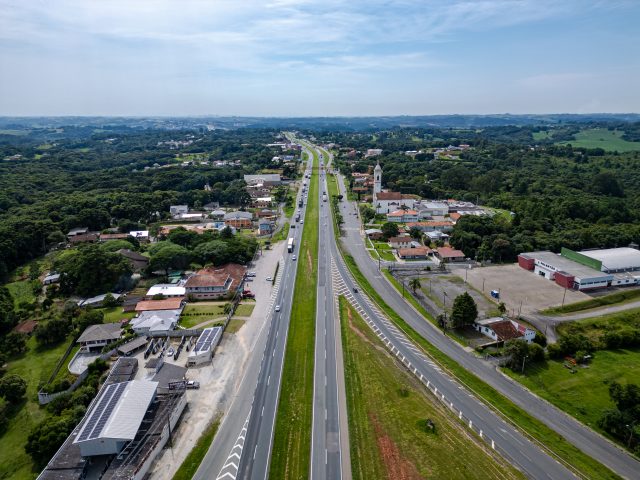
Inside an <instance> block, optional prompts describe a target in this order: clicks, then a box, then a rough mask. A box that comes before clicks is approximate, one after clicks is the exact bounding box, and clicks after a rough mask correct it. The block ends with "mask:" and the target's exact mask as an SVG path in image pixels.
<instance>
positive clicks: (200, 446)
mask: <svg viewBox="0 0 640 480" xmlns="http://www.w3.org/2000/svg"><path fill="white" fill-rule="evenodd" d="M219 426H220V417H216V418H215V419H214V420H213V422H211V425H209V426H208V427H207V429H206V430H205V431H204V432H203V434H202V435H201V436H200V438H199V439H198V441H197V442H196V444H195V446H194V447H193V449H192V450H191V451H190V452H189V455H187V458H185V459H184V461H183V462H182V464H181V465H180V468H178V470H177V471H176V473H175V474H174V475H173V480H191V478H193V475H194V474H195V473H196V470H197V469H198V467H199V466H200V463H201V462H202V459H203V458H204V456H205V455H206V453H207V450H209V447H210V446H211V442H213V437H215V436H216V432H217V431H218V427H219Z"/></svg>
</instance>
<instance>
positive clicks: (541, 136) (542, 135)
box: [532, 131, 551, 141]
mask: <svg viewBox="0 0 640 480" xmlns="http://www.w3.org/2000/svg"><path fill="white" fill-rule="evenodd" d="M532 135H533V139H534V140H535V141H539V140H547V139H549V138H551V132H549V131H542V132H533V134H532Z"/></svg>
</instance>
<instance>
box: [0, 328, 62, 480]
mask: <svg viewBox="0 0 640 480" xmlns="http://www.w3.org/2000/svg"><path fill="white" fill-rule="evenodd" d="M68 345H69V343H68V342H62V343H60V344H59V345H56V346H54V347H51V348H40V347H38V345H37V343H36V339H35V337H32V338H30V339H29V341H28V342H27V348H28V350H27V352H26V353H24V354H23V355H21V356H19V357H18V358H17V359H16V360H12V361H10V362H8V366H7V373H9V374H11V373H15V374H17V375H20V376H21V377H22V378H24V379H25V380H26V381H27V394H26V397H25V398H26V401H25V402H24V403H23V404H22V405H21V406H19V408H18V409H17V410H16V411H12V412H10V413H9V415H8V417H9V423H8V425H7V428H6V430H5V431H4V433H3V434H2V436H1V437H0V479H9V478H10V479H12V480H23V479H24V480H26V479H33V478H36V477H37V476H38V473H40V472H39V469H38V468H36V467H35V465H34V464H33V462H32V461H31V457H30V456H29V455H27V453H26V452H25V451H24V446H25V444H26V442H27V437H28V436H29V432H30V431H31V429H32V428H33V426H34V425H36V424H37V423H39V422H40V421H42V420H44V419H45V418H46V417H47V416H48V415H49V414H48V413H47V411H46V410H45V409H44V408H42V407H40V405H39V404H38V395H37V394H38V385H39V384H40V382H46V381H47V380H48V378H49V376H50V375H51V373H52V370H53V367H54V366H55V364H56V363H57V362H58V360H60V358H62V355H63V354H64V352H65V350H66V349H67V346H68Z"/></svg>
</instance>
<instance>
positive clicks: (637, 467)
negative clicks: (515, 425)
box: [339, 177, 640, 479]
mask: <svg viewBox="0 0 640 480" xmlns="http://www.w3.org/2000/svg"><path fill="white" fill-rule="evenodd" d="M339 185H340V190H341V193H342V194H343V195H344V198H345V199H346V190H345V188H344V182H343V181H342V177H339ZM343 203H344V204H345V210H344V211H343V217H344V222H345V223H344V227H343V229H344V231H345V239H344V246H345V248H346V250H347V251H348V252H349V254H350V255H352V256H353V258H354V259H355V261H356V263H357V265H358V267H359V269H360V271H361V272H362V274H363V275H364V276H365V277H366V278H367V279H368V280H369V282H370V283H371V285H372V287H373V288H375V290H376V291H377V292H378V293H379V294H380V296H381V297H382V299H383V300H384V301H385V302H386V303H387V304H388V305H389V306H390V307H391V308H392V309H393V310H394V311H395V312H397V313H398V314H399V315H400V316H401V317H402V318H403V319H404V320H405V321H406V322H407V323H408V324H409V325H410V326H411V327H412V328H413V329H414V330H416V331H417V332H418V333H419V334H420V335H421V336H422V337H424V338H425V339H426V340H428V341H429V342H430V343H431V344H432V345H434V346H435V347H436V348H438V349H439V350H440V351H441V352H443V353H445V354H446V355H447V356H449V357H450V358H452V359H453V360H455V361H456V362H458V363H459V364H460V365H461V366H462V367H463V368H465V369H466V370H468V371H470V372H471V373H473V374H475V375H476V376H477V377H479V378H480V379H482V380H483V381H484V382H486V383H488V384H489V385H491V386H492V387H493V388H495V389H496V390H498V391H499V392H500V393H502V394H503V395H504V396H505V397H507V398H509V399H510V400H511V401H512V402H514V403H515V404H516V405H518V406H519V407H521V408H522V409H523V410H525V411H526V412H527V413H529V414H530V415H532V416H533V417H535V418H536V419H538V420H540V421H541V422H542V423H544V424H546V425H547V426H548V427H549V428H551V429H552V430H554V431H556V432H557V433H558V434H560V435H561V436H562V437H564V438H565V439H566V440H567V441H568V442H570V443H572V444H573V445H575V446H576V447H577V448H579V449H580V450H582V451H583V452H584V453H586V454H587V455H589V456H591V457H593V458H595V459H596V460H598V461H599V462H601V463H602V464H604V465H606V466H607V467H609V468H610V469H611V470H613V471H614V472H616V473H617V474H618V475H620V476H622V477H624V478H628V479H633V478H638V476H639V473H638V472H640V462H638V461H637V460H636V459H634V458H633V457H632V456H631V455H629V454H628V453H627V452H625V451H624V450H622V449H621V448H619V447H618V446H617V445H615V444H613V443H612V442H610V441H609V440H607V439H606V438H604V437H603V436H601V435H599V434H598V433H596V432H595V431H593V430H591V429H590V428H588V427H586V426H585V425H583V424H582V423H580V422H579V421H577V420H576V419H574V418H573V417H570V416H569V415H567V414H566V413H564V412H562V411H561V410H560V409H558V408H556V407H554V406H553V405H551V404H550V403H548V402H546V401H544V400H542V399H541V398H539V397H537V396H536V395H534V394H532V393H531V392H530V391H529V390H527V389H526V388H524V387H523V386H521V385H520V384H518V383H516V382H515V381H513V380H511V379H509V378H507V377H506V376H504V375H502V374H501V373H500V372H498V371H497V370H496V369H495V367H494V366H493V365H492V364H491V363H489V362H486V361H483V360H481V359H479V358H477V357H476V356H475V355H473V354H472V353H470V352H467V351H466V350H464V349H463V348H462V347H461V346H460V345H459V344H457V343H456V342H454V341H453V340H451V339H449V337H447V336H445V335H443V334H442V332H441V331H440V330H439V329H437V328H436V327H435V326H434V325H433V324H431V323H430V322H427V321H425V320H423V319H422V317H421V315H419V314H418V313H417V312H416V311H415V310H414V309H413V307H412V306H411V305H410V304H408V303H407V302H406V300H405V299H403V298H402V296H401V295H400V294H399V293H398V292H397V291H396V289H395V288H393V287H392V286H391V285H390V284H389V282H388V281H387V280H386V279H385V278H384V277H383V276H382V274H381V273H380V272H379V271H378V264H377V262H373V260H372V259H371V258H370V256H369V254H368V253H367V251H366V250H365V246H364V244H363V239H362V236H361V231H360V221H359V217H358V215H353V213H354V212H355V211H356V207H355V205H354V203H352V202H347V201H344V202H343ZM464 396H465V395H463V396H462V397H464ZM462 397H460V398H462ZM502 423H503V422H502V420H500V419H498V418H496V417H495V416H494V418H493V420H492V426H493V428H494V429H495V427H496V426H498V425H500V424H502ZM503 427H504V425H503ZM498 428H499V430H498V432H500V431H501V427H498ZM505 428H506V427H505ZM507 430H508V431H509V429H507ZM512 434H513V433H512ZM505 435H507V434H505ZM509 435H511V434H509ZM514 435H515V434H514ZM520 437H521V436H520ZM503 440H504V441H503ZM503 440H496V443H499V442H500V443H499V445H500V448H501V449H504V448H508V449H509V451H508V452H507V453H506V455H507V456H508V457H510V458H511V456H512V455H514V456H515V454H516V453H517V452H515V451H511V450H513V448H514V446H517V443H512V444H511V445H510V446H509V438H508V436H506V437H505V438H504V439H503ZM522 453H523V454H525V455H533V454H534V453H535V454H536V455H540V454H541V452H540V450H539V449H538V448H536V447H534V446H531V448H528V449H527V451H526V452H522ZM543 456H544V455H543ZM525 461H526V459H522V461H518V462H516V463H517V464H518V465H522V464H523V463H525ZM535 478H546V477H545V476H544V475H543V476H542V477H538V476H535ZM554 478H556V477H554ZM558 478H560V477H558ZM565 478H566V477H565Z"/></svg>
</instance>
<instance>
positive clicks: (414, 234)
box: [409, 227, 422, 240]
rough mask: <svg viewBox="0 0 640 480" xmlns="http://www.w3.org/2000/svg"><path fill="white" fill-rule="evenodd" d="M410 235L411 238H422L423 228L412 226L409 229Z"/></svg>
mask: <svg viewBox="0 0 640 480" xmlns="http://www.w3.org/2000/svg"><path fill="white" fill-rule="evenodd" d="M409 236H410V237H411V238H415V239H416V240H420V239H421V238H422V230H420V229H419V228H418V227H411V228H410V229H409Z"/></svg>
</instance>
